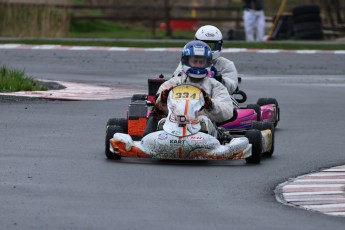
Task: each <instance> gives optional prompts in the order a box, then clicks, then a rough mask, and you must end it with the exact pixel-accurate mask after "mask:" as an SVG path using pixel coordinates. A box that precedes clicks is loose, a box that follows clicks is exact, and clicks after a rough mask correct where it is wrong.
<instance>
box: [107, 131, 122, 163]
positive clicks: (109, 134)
mask: <svg viewBox="0 0 345 230" xmlns="http://www.w3.org/2000/svg"><path fill="white" fill-rule="evenodd" d="M115 133H123V129H122V128H121V127H120V126H116V125H109V126H107V129H106V133H105V155H106V156H107V158H108V159H114V160H119V159H121V156H120V155H117V154H115V153H113V152H111V151H110V139H111V138H113V136H114V134H115Z"/></svg>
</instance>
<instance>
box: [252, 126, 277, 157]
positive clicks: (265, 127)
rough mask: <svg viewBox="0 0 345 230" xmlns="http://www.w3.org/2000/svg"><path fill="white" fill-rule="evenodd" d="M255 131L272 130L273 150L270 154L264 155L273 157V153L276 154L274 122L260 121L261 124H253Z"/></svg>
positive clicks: (265, 153)
mask: <svg viewBox="0 0 345 230" xmlns="http://www.w3.org/2000/svg"><path fill="white" fill-rule="evenodd" d="M253 129H257V130H260V131H262V130H266V129H269V130H271V133H272V146H271V150H270V151H268V152H264V153H263V154H264V155H265V156H267V157H271V156H272V155H273V152H274V140H275V139H274V135H275V134H274V131H275V128H274V125H273V123H272V122H270V121H259V122H255V123H254V124H253Z"/></svg>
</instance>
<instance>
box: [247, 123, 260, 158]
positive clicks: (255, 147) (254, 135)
mask: <svg viewBox="0 0 345 230" xmlns="http://www.w3.org/2000/svg"><path fill="white" fill-rule="evenodd" d="M245 137H246V138H248V140H249V143H250V144H252V155H251V156H250V157H248V158H246V162H247V163H250V164H259V163H260V161H261V152H262V137H261V132H260V131H259V130H256V129H251V130H248V131H247V132H246V134H245Z"/></svg>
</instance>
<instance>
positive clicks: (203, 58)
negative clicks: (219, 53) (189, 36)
mask: <svg viewBox="0 0 345 230" xmlns="http://www.w3.org/2000/svg"><path fill="white" fill-rule="evenodd" d="M181 63H182V69H183V71H184V72H185V73H186V74H187V75H188V76H189V77H192V78H199V79H201V78H204V77H206V76H207V75H208V73H209V71H210V69H211V65H212V50H211V48H210V47H209V46H208V45H207V44H206V43H205V42H203V41H191V42H188V43H187V44H186V45H185V46H184V47H183V51H182V57H181Z"/></svg>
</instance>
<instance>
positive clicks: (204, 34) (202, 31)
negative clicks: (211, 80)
mask: <svg viewBox="0 0 345 230" xmlns="http://www.w3.org/2000/svg"><path fill="white" fill-rule="evenodd" d="M195 40H200V41H203V42H205V43H206V44H207V45H209V46H210V48H211V50H212V54H213V59H216V58H218V57H219V55H220V51H221V50H222V46H223V35H222V32H220V30H219V29H218V28H217V27H215V26H211V25H206V26H202V27H200V28H199V29H198V30H197V31H196V33H195Z"/></svg>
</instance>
